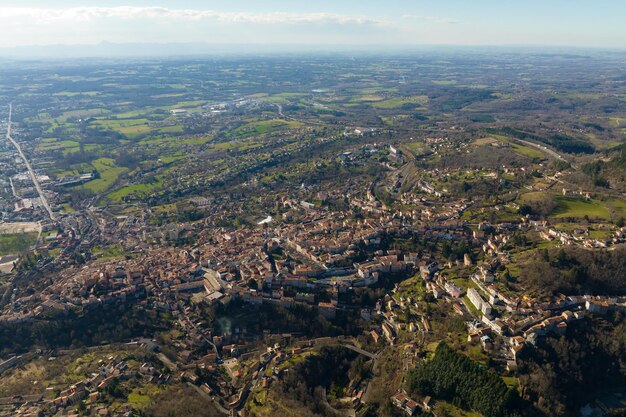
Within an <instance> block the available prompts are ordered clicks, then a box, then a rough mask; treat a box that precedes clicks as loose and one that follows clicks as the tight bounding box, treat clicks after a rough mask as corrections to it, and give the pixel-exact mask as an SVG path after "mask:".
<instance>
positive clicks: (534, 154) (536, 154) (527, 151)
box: [511, 142, 545, 159]
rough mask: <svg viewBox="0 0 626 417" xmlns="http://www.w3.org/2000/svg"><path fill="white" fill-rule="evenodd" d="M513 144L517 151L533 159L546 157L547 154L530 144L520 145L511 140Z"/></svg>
mask: <svg viewBox="0 0 626 417" xmlns="http://www.w3.org/2000/svg"><path fill="white" fill-rule="evenodd" d="M511 146H512V147H513V149H514V150H515V153H517V154H519V155H522V156H527V157H529V158H532V159H545V155H544V154H543V153H542V152H541V151H540V150H538V149H535V148H531V147H530V146H525V145H519V144H517V143H513V142H511Z"/></svg>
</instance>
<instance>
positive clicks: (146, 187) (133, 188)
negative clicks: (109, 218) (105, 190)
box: [106, 182, 163, 203]
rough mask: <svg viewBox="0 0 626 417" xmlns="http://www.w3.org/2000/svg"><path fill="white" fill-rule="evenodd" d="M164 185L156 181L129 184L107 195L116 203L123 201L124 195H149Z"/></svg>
mask: <svg viewBox="0 0 626 417" xmlns="http://www.w3.org/2000/svg"><path fill="white" fill-rule="evenodd" d="M162 185H163V183H161V182H154V183H151V184H133V185H127V186H125V187H122V188H120V189H117V190H115V191H113V192H111V193H109V194H107V195H106V197H107V198H108V199H110V200H111V201H112V202H114V203H119V202H121V201H122V199H123V198H124V197H126V196H129V195H134V196H147V195H148V194H150V193H151V192H153V191H155V190H158V189H159V188H161V186H162Z"/></svg>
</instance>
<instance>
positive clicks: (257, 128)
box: [234, 119, 302, 137]
mask: <svg viewBox="0 0 626 417" xmlns="http://www.w3.org/2000/svg"><path fill="white" fill-rule="evenodd" d="M301 126H302V123H300V122H296V121H292V120H282V119H273V120H260V121H251V122H249V123H247V124H245V125H243V126H240V127H238V128H237V129H235V130H234V134H235V136H238V137H245V136H252V135H260V134H263V133H270V132H273V131H276V130H280V129H294V128H298V127H301Z"/></svg>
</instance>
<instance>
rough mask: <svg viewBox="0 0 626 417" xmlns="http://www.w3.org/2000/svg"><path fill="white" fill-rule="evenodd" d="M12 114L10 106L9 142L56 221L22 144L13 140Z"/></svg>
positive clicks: (10, 105) (47, 209) (45, 206)
mask: <svg viewBox="0 0 626 417" xmlns="http://www.w3.org/2000/svg"><path fill="white" fill-rule="evenodd" d="M12 114H13V105H12V104H9V120H8V122H7V140H8V141H9V142H11V143H12V144H13V146H15V149H17V152H18V153H19V154H20V157H21V158H22V160H23V161H24V164H25V165H26V168H27V169H28V173H29V174H30V178H31V180H32V181H33V185H34V186H35V189H36V190H37V193H39V199H40V200H41V204H42V205H43V206H44V208H45V209H46V211H47V212H48V215H49V216H50V219H52V220H54V213H53V212H52V209H51V208H50V204H49V203H48V199H47V198H46V195H45V194H44V193H43V190H42V189H41V184H39V180H38V179H37V175H35V172H34V171H33V167H32V166H31V165H30V162H28V159H26V155H24V152H22V148H21V147H20V144H19V143H17V142H16V141H15V140H13V138H12V137H11V116H12Z"/></svg>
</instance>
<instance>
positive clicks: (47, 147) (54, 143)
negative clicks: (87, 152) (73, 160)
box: [37, 138, 80, 152]
mask: <svg viewBox="0 0 626 417" xmlns="http://www.w3.org/2000/svg"><path fill="white" fill-rule="evenodd" d="M79 146H80V144H79V143H78V142H76V141H73V140H59V139H56V138H46V139H42V141H41V143H40V144H39V145H37V151H39V152H45V151H53V150H57V149H63V150H67V149H75V150H78V148H79Z"/></svg>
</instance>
